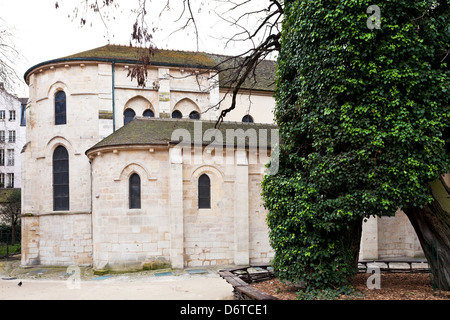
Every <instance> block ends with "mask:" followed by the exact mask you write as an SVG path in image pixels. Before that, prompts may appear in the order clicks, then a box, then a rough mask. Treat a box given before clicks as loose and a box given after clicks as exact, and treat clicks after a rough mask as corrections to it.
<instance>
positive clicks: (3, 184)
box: [0, 173, 5, 188]
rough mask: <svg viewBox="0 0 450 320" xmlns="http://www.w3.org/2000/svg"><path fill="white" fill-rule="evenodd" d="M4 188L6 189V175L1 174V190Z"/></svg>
mask: <svg viewBox="0 0 450 320" xmlns="http://www.w3.org/2000/svg"><path fill="white" fill-rule="evenodd" d="M4 187H5V174H4V173H0V188H4Z"/></svg>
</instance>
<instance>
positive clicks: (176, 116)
mask: <svg viewBox="0 0 450 320" xmlns="http://www.w3.org/2000/svg"><path fill="white" fill-rule="evenodd" d="M172 118H173V119H181V118H183V115H182V114H181V112H180V111H178V110H175V111H174V112H172Z"/></svg>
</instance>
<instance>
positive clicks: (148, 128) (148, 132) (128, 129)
mask: <svg viewBox="0 0 450 320" xmlns="http://www.w3.org/2000/svg"><path fill="white" fill-rule="evenodd" d="M215 124H216V121H199V120H188V119H159V118H144V117H142V118H135V119H133V120H132V121H130V122H129V123H128V124H126V125H125V126H123V127H121V128H120V129H118V130H117V131H116V132H114V133H112V134H111V135H109V136H108V137H106V138H105V139H103V140H102V141H100V142H99V143H97V144H96V145H94V146H93V147H91V148H90V149H89V150H87V151H86V154H88V153H89V152H91V151H93V150H95V149H98V148H104V147H120V146H139V145H169V144H171V143H172V144H177V143H179V142H181V141H184V140H183V138H180V135H179V134H178V133H181V136H182V134H183V133H184V134H186V139H190V140H189V141H185V142H188V143H190V144H193V143H194V142H195V143H202V144H203V145H209V144H211V142H214V141H215V139H216V138H215V137H216V136H215V135H214V134H211V135H210V137H209V138H208V139H207V138H206V137H207V136H208V135H205V131H207V130H208V129H214V126H215ZM177 129H181V130H179V131H175V130H177ZM200 129H201V131H200ZM239 129H242V130H239ZM249 129H250V130H249ZM252 129H254V130H252ZM272 129H277V127H276V126H275V125H271V124H253V123H239V122H223V123H222V124H221V125H220V127H219V128H218V130H219V131H220V134H221V136H222V142H223V145H236V144H239V142H238V139H239V138H245V137H246V136H247V137H248V135H251V134H255V136H254V138H255V139H249V138H246V139H245V146H246V147H258V146H259V147H268V148H270V147H271V143H272V134H274V133H275V132H276V131H272ZM227 130H230V131H227ZM200 132H201V135H199V134H198V133H200ZM210 132H211V133H212V131H210ZM227 134H229V135H230V136H231V135H233V137H234V136H236V137H237V139H232V141H227ZM261 134H263V135H262V137H265V136H264V135H265V134H266V135H267V136H266V137H267V138H266V139H261V140H262V142H261V141H260V135H261ZM198 137H200V139H201V140H198V139H197V138H198ZM252 138H253V136H252ZM194 139H195V140H194ZM243 141H244V140H243ZM275 141H276V140H275ZM255 143H256V145H255Z"/></svg>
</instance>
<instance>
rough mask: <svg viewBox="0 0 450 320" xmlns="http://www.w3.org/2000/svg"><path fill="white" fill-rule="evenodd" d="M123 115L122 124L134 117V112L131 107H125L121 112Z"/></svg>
mask: <svg viewBox="0 0 450 320" xmlns="http://www.w3.org/2000/svg"><path fill="white" fill-rule="evenodd" d="M123 116H124V119H123V125H126V124H127V123H128V122H130V121H131V120H133V119H134V117H135V116H136V113H135V112H134V111H133V109H127V110H125V112H124V113H123Z"/></svg>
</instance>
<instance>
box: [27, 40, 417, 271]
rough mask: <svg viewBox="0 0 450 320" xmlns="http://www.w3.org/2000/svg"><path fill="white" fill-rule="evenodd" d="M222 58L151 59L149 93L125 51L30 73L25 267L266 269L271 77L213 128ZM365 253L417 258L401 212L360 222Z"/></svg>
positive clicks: (267, 72)
mask: <svg viewBox="0 0 450 320" xmlns="http://www.w3.org/2000/svg"><path fill="white" fill-rule="evenodd" d="M225 58H226V57H224V56H220V55H212V54H206V53H198V52H182V51H166V50H160V51H157V52H156V53H155V55H154V56H153V57H152V62H151V65H150V66H149V68H148V81H147V83H148V84H149V85H147V86H146V87H144V88H143V87H140V86H138V85H137V82H136V81H131V79H130V77H129V76H128V74H129V70H130V68H132V67H133V66H134V65H135V64H136V63H137V61H138V53H137V51H136V49H133V48H130V47H126V46H113V45H107V46H104V47H100V48H97V49H93V50H90V51H86V52H82V53H78V54H75V55H72V56H68V57H64V58H59V59H54V60H50V61H46V62H43V63H40V64H38V65H36V66H33V67H32V68H30V69H29V70H28V71H27V72H26V74H25V80H26V82H27V84H28V85H29V92H30V98H29V103H28V106H27V109H26V119H27V122H26V126H27V128H26V130H27V133H26V137H27V143H26V145H25V147H24V148H23V151H22V163H23V165H22V197H23V200H22V202H23V205H22V211H23V212H22V265H37V264H39V265H59V266H69V265H79V266H82V265H92V266H93V267H94V268H95V269H117V270H119V269H122V270H123V269H127V270H129V269H140V268H142V266H143V265H144V264H145V263H152V262H160V263H163V264H165V265H170V266H171V267H173V268H184V267H197V266H202V267H206V266H214V265H230V264H239V265H240V264H249V263H268V262H270V260H271V258H272V257H273V251H272V249H271V248H270V244H269V239H268V229H267V226H266V223H265V217H266V211H265V209H264V207H263V205H262V199H261V195H260V192H261V186H260V183H261V180H262V178H263V175H264V174H267V170H270V169H273V168H270V166H266V164H267V163H268V162H269V159H270V154H271V150H272V149H273V148H275V147H276V144H277V143H278V140H277V138H278V135H277V129H276V126H274V124H273V122H274V121H273V109H274V105H275V102H274V98H273V91H274V76H275V67H276V66H275V62H274V61H264V62H262V63H261V64H260V65H259V66H258V69H257V72H256V73H255V75H254V79H253V80H255V81H252V82H248V83H244V86H243V88H242V90H241V92H240V94H239V96H238V99H237V106H236V109H235V110H233V111H232V112H231V113H229V114H228V115H227V117H226V118H225V120H226V121H224V122H223V123H222V125H221V126H220V127H219V128H217V129H216V128H215V124H216V120H217V119H218V116H219V113H220V111H221V110H222V109H223V108H226V107H228V106H229V105H230V101H231V95H230V87H229V85H228V81H227V75H226V74H227V73H226V72H225V73H217V72H215V71H214V70H215V69H216V67H217V66H218V65H223V64H222V62H223V61H224V59H225ZM217 106H218V107H217ZM272 154H273V153H272ZM275 170H276V169H275ZM360 255H361V257H362V258H380V257H388V256H411V257H413V256H418V255H421V248H420V244H419V242H418V240H417V237H416V236H415V234H414V231H413V229H412V227H411V225H409V222H408V221H407V219H406V216H404V214H403V215H402V213H401V212H399V213H398V214H397V215H396V217H392V218H376V219H375V218H374V219H369V221H368V222H367V223H365V225H364V228H363V239H362V248H361V254H360Z"/></svg>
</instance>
